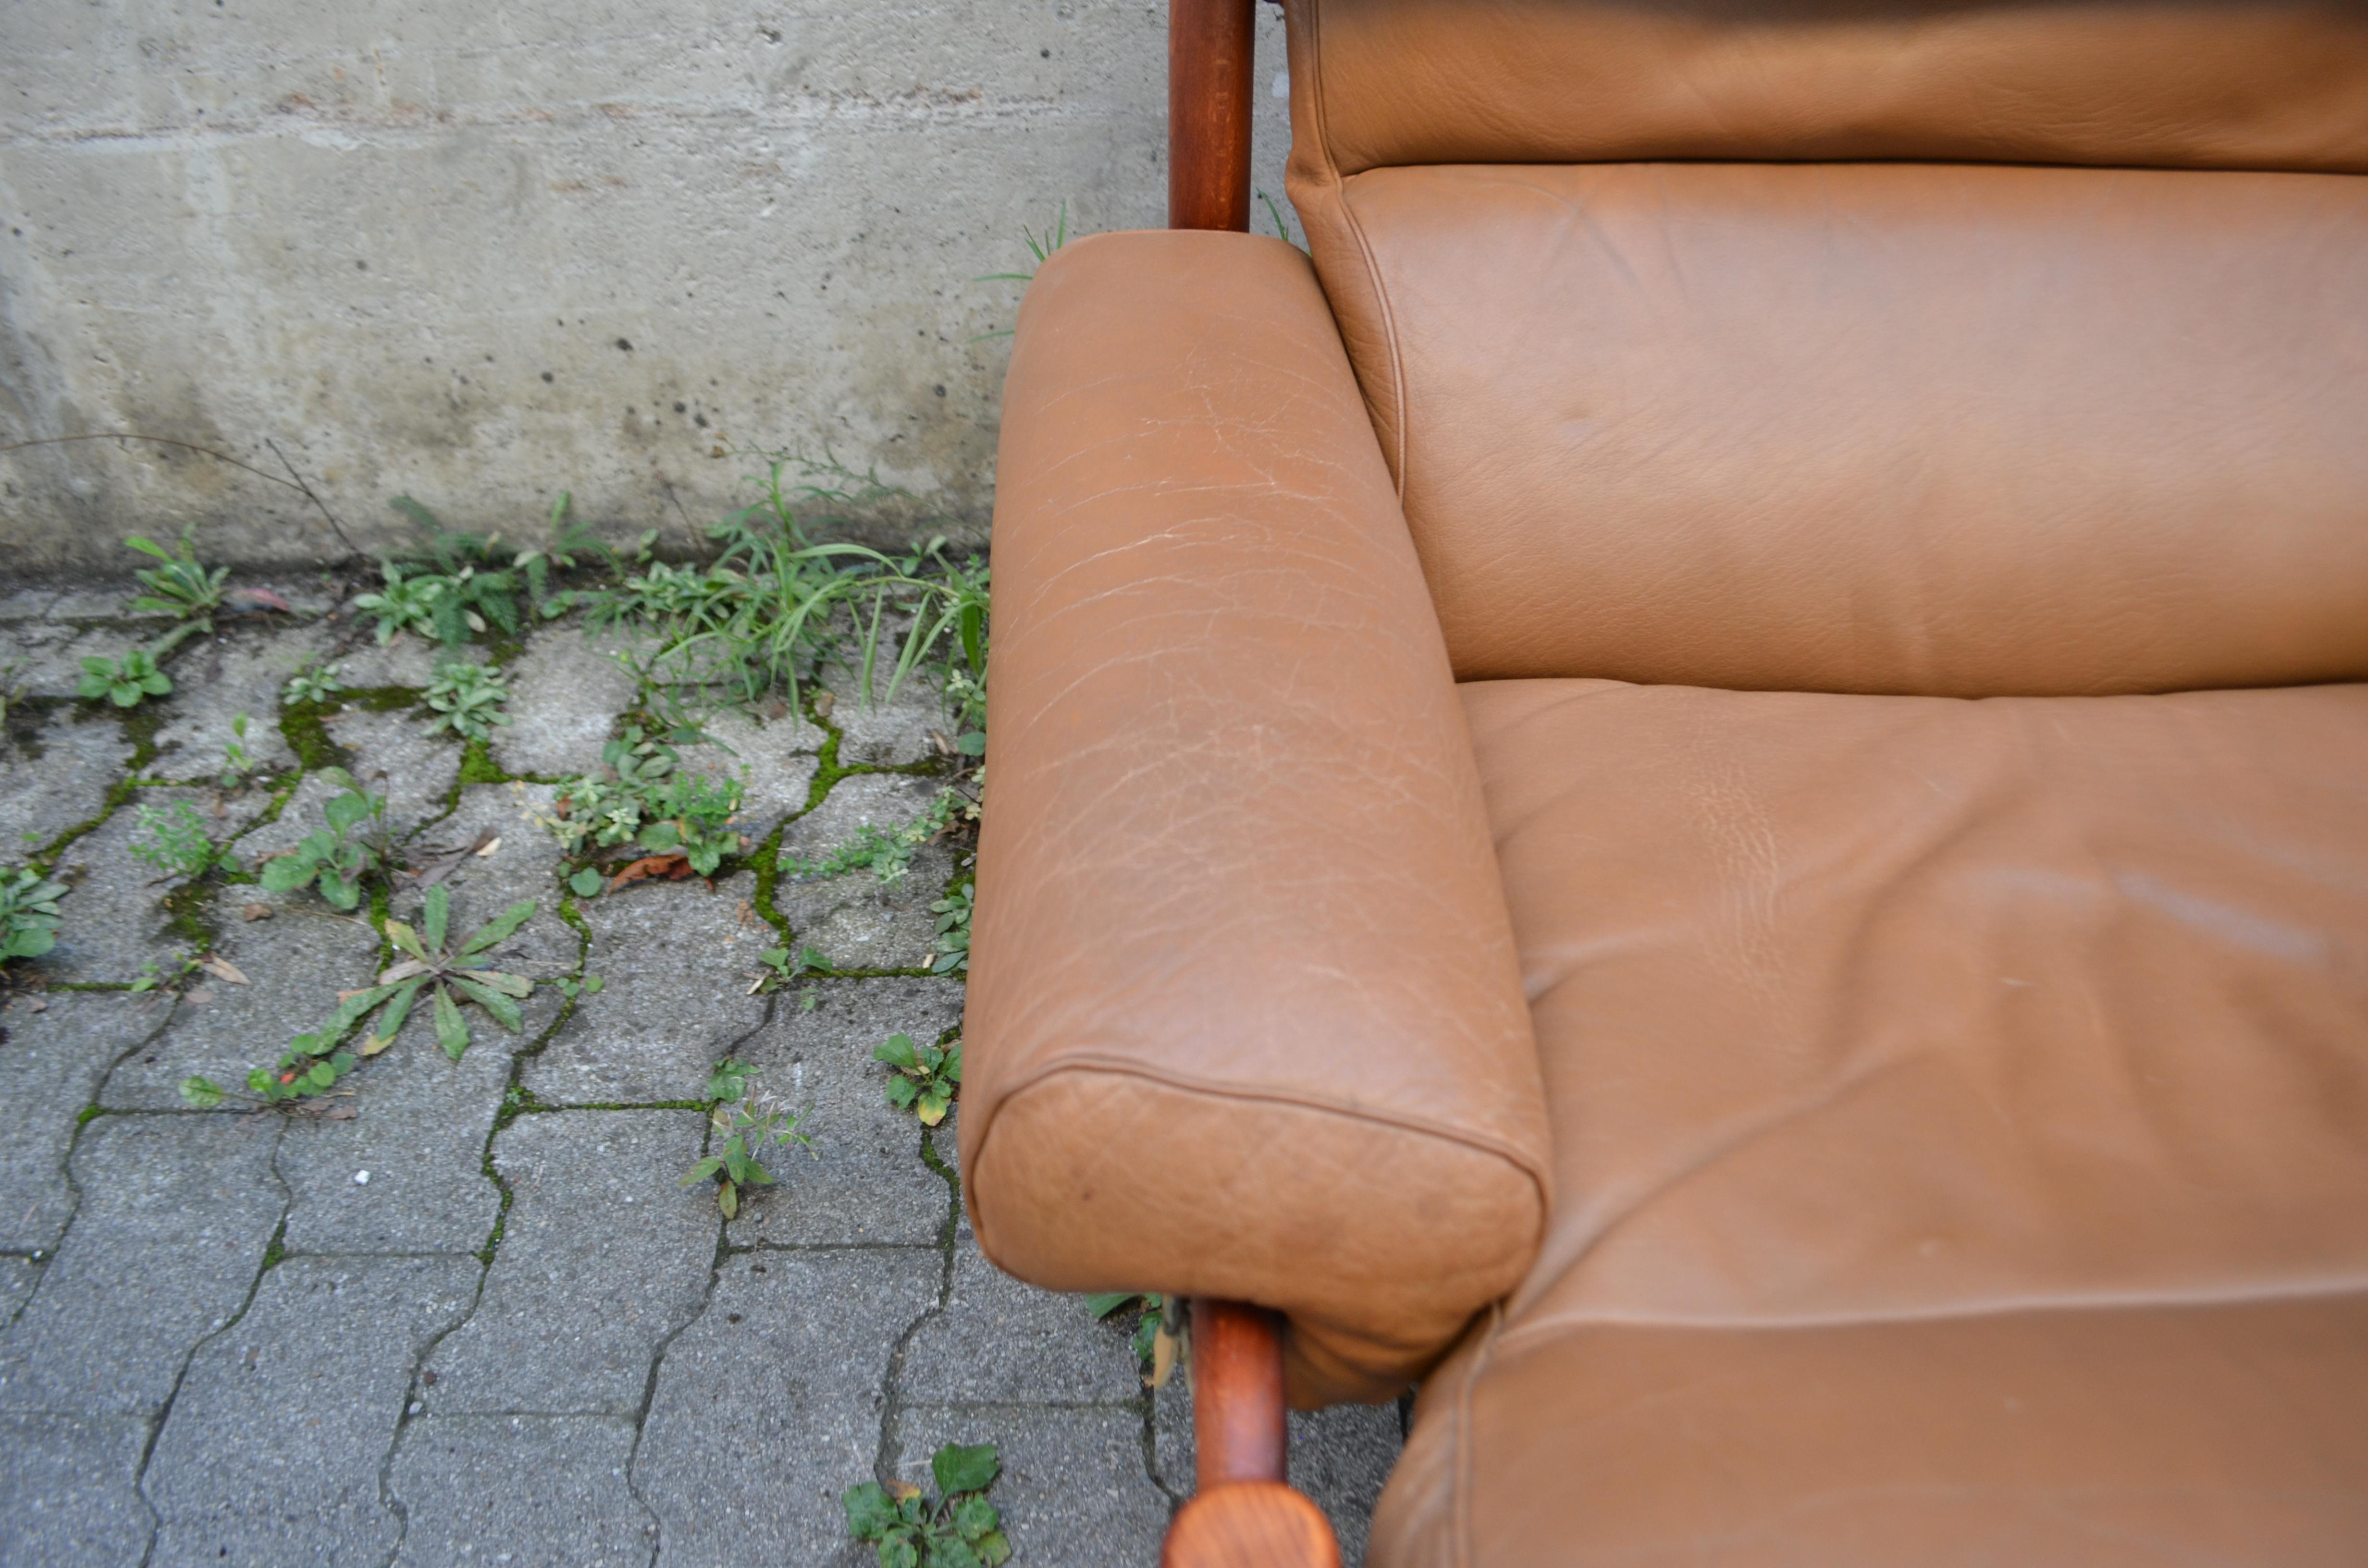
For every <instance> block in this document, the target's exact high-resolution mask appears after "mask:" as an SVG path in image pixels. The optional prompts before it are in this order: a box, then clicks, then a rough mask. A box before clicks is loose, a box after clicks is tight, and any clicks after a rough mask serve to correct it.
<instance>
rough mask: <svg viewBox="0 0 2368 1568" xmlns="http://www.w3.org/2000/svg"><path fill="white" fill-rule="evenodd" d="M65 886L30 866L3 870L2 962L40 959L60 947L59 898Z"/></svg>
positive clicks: (0, 877) (0, 879)
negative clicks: (58, 936)
mask: <svg viewBox="0 0 2368 1568" xmlns="http://www.w3.org/2000/svg"><path fill="white" fill-rule="evenodd" d="M65 895H66V889H65V885H64V884H63V883H62V882H53V881H49V880H48V879H46V878H44V877H43V876H42V875H41V874H40V872H38V871H36V870H34V869H32V868H31V867H29V866H20V867H18V868H17V869H16V870H14V871H0V963H6V961H7V960H10V959H37V958H40V956H41V955H42V954H43V953H46V952H48V951H49V950H50V949H51V948H54V947H56V946H57V940H58V938H57V932H58V926H60V925H61V924H62V923H63V920H62V917H61V916H60V915H59V914H58V900H60V899H62V898H63V897H65Z"/></svg>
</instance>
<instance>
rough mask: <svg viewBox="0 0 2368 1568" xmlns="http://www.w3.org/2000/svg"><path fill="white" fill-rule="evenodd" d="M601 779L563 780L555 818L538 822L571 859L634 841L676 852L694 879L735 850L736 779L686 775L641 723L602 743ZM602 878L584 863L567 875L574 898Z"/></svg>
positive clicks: (593, 890) (651, 850)
mask: <svg viewBox="0 0 2368 1568" xmlns="http://www.w3.org/2000/svg"><path fill="white" fill-rule="evenodd" d="M600 756H601V760H602V763H603V764H604V771H605V772H606V773H607V774H608V777H607V778H590V777H586V776H578V777H576V778H569V779H565V780H564V781H563V782H562V783H561V784H560V786H559V790H558V793H557V795H556V797H555V798H554V801H553V810H554V812H556V814H555V815H554V816H551V817H546V818H542V819H541V822H542V824H543V826H545V827H546V828H548V829H549V830H550V832H551V833H552V835H553V836H554V837H556V838H557V839H558V840H559V842H560V844H561V846H563V847H564V848H565V849H566V851H567V853H568V854H569V855H570V856H583V855H585V854H587V853H589V852H590V851H592V850H595V849H608V848H614V847H617V846H622V845H637V846H640V848H641V849H642V850H643V853H644V854H648V855H680V856H682V857H683V858H684V860H685V861H686V862H687V863H688V864H689V867H690V869H692V870H694V871H696V872H698V873H699V874H700V876H702V877H706V876H712V875H713V874H714V873H715V869H716V868H717V867H718V866H720V865H722V864H723V858H724V857H725V856H727V855H736V854H738V853H739V851H740V835H739V834H738V833H736V832H734V830H733V827H732V819H733V818H734V816H736V815H737V814H738V813H739V811H740V801H741V796H742V792H743V788H744V787H743V786H742V784H741V782H740V781H739V780H738V779H736V778H712V777H711V776H709V775H707V774H703V773H685V772H683V771H681V770H680V769H679V767H678V766H677V765H678V764H679V762H680V760H681V758H680V757H679V756H678V755H677V753H676V751H675V750H674V748H673V747H672V746H671V745H668V744H666V742H664V741H661V740H658V739H656V738H655V737H653V736H651V735H649V734H647V733H644V732H643V730H642V728H641V726H640V725H638V724H631V725H628V726H626V729H625V733H623V734H622V735H620V736H619V737H618V738H617V739H615V740H612V741H610V742H609V744H607V745H606V746H604V747H602V748H601V752H600ZM603 880H604V879H603V878H602V876H601V873H600V871H599V870H598V868H596V867H590V866H586V867H584V868H582V869H579V870H577V871H576V872H575V874H574V875H573V876H572V877H570V878H569V879H568V883H567V885H568V886H569V887H571V888H573V889H574V890H575V892H576V894H577V896H578V897H582V898H591V897H595V896H597V895H598V893H599V892H600V889H601V886H602V882H603Z"/></svg>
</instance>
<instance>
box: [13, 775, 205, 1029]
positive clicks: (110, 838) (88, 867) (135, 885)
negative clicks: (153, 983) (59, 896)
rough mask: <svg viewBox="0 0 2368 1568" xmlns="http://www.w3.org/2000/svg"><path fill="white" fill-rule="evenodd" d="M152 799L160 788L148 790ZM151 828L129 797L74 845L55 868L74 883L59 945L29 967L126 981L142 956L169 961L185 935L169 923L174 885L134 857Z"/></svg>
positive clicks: (68, 976) (63, 905)
mask: <svg viewBox="0 0 2368 1568" xmlns="http://www.w3.org/2000/svg"><path fill="white" fill-rule="evenodd" d="M160 793H161V792H157V791H146V790H143V791H142V794H143V795H147V796H149V797H150V798H151V799H152V800H153V799H155V798H158V797H159V795H160ZM144 836H146V835H145V833H144V832H143V831H142V828H141V826H140V822H139V814H138V813H137V812H135V811H133V810H132V809H131V807H130V806H129V805H126V806H124V807H123V808H121V809H120V810H118V811H117V812H115V813H114V814H113V815H112V816H110V817H108V819H107V821H106V822H104V823H102V824H99V825H98V826H97V828H95V829H93V830H92V831H91V832H89V833H86V834H85V835H83V836H82V837H80V838H77V839H75V840H74V842H73V843H72V844H70V845H68V846H66V848H65V851H64V853H63V854H62V855H61V856H60V857H59V858H58V863H57V865H56V866H55V867H54V868H53V869H52V872H51V874H52V875H53V876H54V877H55V878H56V880H58V881H62V882H64V883H65V884H66V885H67V886H68V887H69V888H70V889H71V890H72V891H71V892H68V893H67V895H66V896H65V898H64V899H63V900H62V901H61V902H60V903H59V913H60V914H61V915H63V916H64V924H63V925H62V926H59V927H58V932H57V945H56V946H55V947H53V948H51V949H50V950H49V952H48V953H46V954H45V955H43V956H42V957H40V958H38V959H35V960H31V962H30V963H28V965H27V966H26V967H27V968H28V970H29V971H32V972H33V973H36V974H41V975H46V976H47V977H49V978H50V979H51V980H69V981H101V982H123V981H131V980H136V979H138V978H139V977H140V974H141V969H142V965H143V964H150V963H154V964H159V965H162V964H163V963H165V961H166V960H168V959H170V958H171V957H172V956H173V954H174V953H175V952H176V951H177V950H178V949H181V948H182V947H185V946H187V944H186V943H183V942H180V941H177V940H176V938H175V937H174V935H173V933H172V931H171V930H170V929H169V926H170V923H171V921H172V912H171V911H170V910H167V909H166V908H165V904H164V899H165V894H166V893H167V892H169V891H170V890H169V888H167V887H165V886H164V885H162V884H159V883H157V882H156V881H155V877H156V873H155V871H154V869H151V868H149V867H148V866H146V865H144V864H142V862H141V861H138V860H135V859H133V858H132V857H131V845H132V841H133V840H134V839H137V838H142V837H144Z"/></svg>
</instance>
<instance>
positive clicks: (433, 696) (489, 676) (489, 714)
mask: <svg viewBox="0 0 2368 1568" xmlns="http://www.w3.org/2000/svg"><path fill="white" fill-rule="evenodd" d="M423 698H424V700H425V701H426V702H427V706H428V709H429V710H431V711H432V712H434V713H435V715H436V717H435V718H433V719H430V720H429V721H428V722H427V733H429V734H431V735H432V734H434V733H437V732H438V730H450V731H451V732H452V733H454V734H457V735H459V736H460V737H461V739H463V740H471V741H483V740H490V739H491V738H492V737H493V733H494V727H495V725H497V724H507V723H508V722H510V716H509V715H508V714H507V713H505V712H503V711H502V705H503V704H504V703H507V701H508V700H509V699H510V688H509V687H507V686H506V685H504V684H503V682H502V676H501V672H500V671H498V670H496V669H494V668H492V667H491V666H489V665H470V664H460V663H453V664H447V665H440V666H438V669H437V671H436V674H435V675H434V676H433V677H431V678H430V679H429V681H428V682H427V691H426V692H425V693H424V694H423Z"/></svg>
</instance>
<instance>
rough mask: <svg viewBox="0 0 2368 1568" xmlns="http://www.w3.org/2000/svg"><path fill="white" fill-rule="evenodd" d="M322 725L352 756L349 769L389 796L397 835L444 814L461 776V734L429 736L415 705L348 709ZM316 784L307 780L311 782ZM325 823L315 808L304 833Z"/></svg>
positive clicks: (374, 790) (388, 810)
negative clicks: (379, 710) (376, 710)
mask: <svg viewBox="0 0 2368 1568" xmlns="http://www.w3.org/2000/svg"><path fill="white" fill-rule="evenodd" d="M322 723H323V724H324V726H325V727H326V728H327V730H328V732H329V735H330V738H332V739H333V740H335V741H336V743H337V744H339V745H341V746H343V747H345V748H346V750H347V751H348V752H350V753H351V754H352V755H353V761H352V762H351V763H350V764H349V765H348V769H347V770H348V771H349V772H351V773H352V774H353V776H354V777H355V778H357V779H359V780H360V781H361V782H362V783H363V784H364V785H366V786H368V787H369V789H370V792H371V793H372V794H380V795H384V796H385V797H386V815H387V820H388V821H389V822H390V823H392V824H393V825H394V830H395V832H396V833H397V834H398V835H407V834H410V833H412V832H415V831H416V830H417V828H418V827H419V826H420V824H423V823H427V822H428V821H430V820H432V819H434V818H436V817H438V816H441V815H442V814H443V812H444V802H445V801H447V800H449V799H450V798H451V794H452V785H453V782H454V780H456V779H457V778H460V775H461V742H460V741H459V740H458V739H457V738H456V737H454V736H453V735H452V734H450V733H449V732H447V733H441V734H435V735H431V734H429V733H427V721H426V720H425V719H424V718H422V717H421V716H420V712H419V710H416V709H411V708H404V709H397V710H393V711H390V712H384V713H373V712H371V711H370V710H368V709H366V708H345V709H340V710H338V711H336V712H335V713H332V714H329V715H327V716H325V717H324V719H323V720H322ZM312 782H313V781H312V780H310V779H307V780H306V781H305V783H306V786H307V787H308V788H309V787H310V786H311V784H312ZM330 793H331V794H335V793H336V791H335V790H331V791H330ZM320 825H321V822H320V814H319V810H318V808H317V807H316V808H315V809H314V811H313V815H312V816H311V817H310V818H308V819H307V821H306V822H305V824H304V830H303V831H304V833H310V832H312V831H313V829H314V828H316V827H318V826H320ZM297 836H298V837H302V834H299V835H297Z"/></svg>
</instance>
